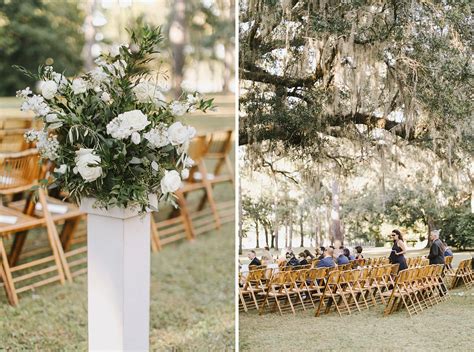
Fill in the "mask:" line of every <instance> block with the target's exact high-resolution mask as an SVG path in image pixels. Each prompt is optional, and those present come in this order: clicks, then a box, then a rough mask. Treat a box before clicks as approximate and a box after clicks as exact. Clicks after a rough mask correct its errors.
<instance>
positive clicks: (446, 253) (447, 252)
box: [443, 242, 453, 257]
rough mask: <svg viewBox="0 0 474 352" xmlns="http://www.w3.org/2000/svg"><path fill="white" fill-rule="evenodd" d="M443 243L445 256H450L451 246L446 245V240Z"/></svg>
mask: <svg viewBox="0 0 474 352" xmlns="http://www.w3.org/2000/svg"><path fill="white" fill-rule="evenodd" d="M443 244H444V246H445V247H446V249H445V250H444V256H445V257H452V256H453V251H452V250H451V248H449V247H448V244H447V243H446V242H443Z"/></svg>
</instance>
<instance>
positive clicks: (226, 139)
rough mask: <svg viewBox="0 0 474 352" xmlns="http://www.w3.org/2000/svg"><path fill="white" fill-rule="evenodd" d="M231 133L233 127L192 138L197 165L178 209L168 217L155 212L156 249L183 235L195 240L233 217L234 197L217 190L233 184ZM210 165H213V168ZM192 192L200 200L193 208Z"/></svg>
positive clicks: (180, 196)
mask: <svg viewBox="0 0 474 352" xmlns="http://www.w3.org/2000/svg"><path fill="white" fill-rule="evenodd" d="M232 135H233V134H232V130H228V131H223V132H215V133H212V134H210V135H201V136H198V137H196V138H194V139H193V141H192V142H191V146H190V148H189V151H190V157H191V158H192V159H193V160H194V166H193V167H192V168H191V169H190V173H189V177H188V178H187V179H186V182H184V183H183V186H182V187H181V188H180V189H179V190H178V191H177V192H176V195H177V202H178V205H179V211H178V210H177V211H173V212H172V213H171V214H170V215H171V217H168V218H165V219H160V218H159V216H160V214H159V213H155V214H153V217H152V232H151V233H152V249H153V251H155V252H156V251H159V250H161V248H162V247H163V246H164V245H167V244H170V243H173V242H175V241H178V240H181V239H183V238H186V239H188V240H192V239H194V238H196V236H198V235H200V234H202V233H205V232H207V231H209V230H212V229H219V228H220V227H221V225H222V224H224V223H227V222H230V221H233V220H234V214H235V209H234V207H235V202H234V199H233V198H230V199H222V200H220V199H219V198H218V197H216V193H215V192H214V188H215V187H216V186H218V185H220V184H226V183H230V184H231V185H233V184H234V170H233V167H232V163H231V160H230V157H229V154H230V151H231V149H232V144H233V139H232ZM208 165H210V166H211V167H212V170H211V171H209V170H208ZM193 196H196V197H195V198H196V199H194V203H197V207H194V208H193V209H191V207H190V203H192V200H193V199H191V200H190V198H192V197H193ZM228 198H229V197H228ZM206 204H207V205H208V206H206Z"/></svg>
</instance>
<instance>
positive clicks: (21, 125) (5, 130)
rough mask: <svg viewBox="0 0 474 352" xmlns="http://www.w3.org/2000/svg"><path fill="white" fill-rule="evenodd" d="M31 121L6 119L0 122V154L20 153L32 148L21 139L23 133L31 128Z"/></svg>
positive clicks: (30, 144)
mask: <svg viewBox="0 0 474 352" xmlns="http://www.w3.org/2000/svg"><path fill="white" fill-rule="evenodd" d="M32 124H33V123H32V120H31V119H15V118H6V119H1V120H0V153H5V152H8V153H12V152H21V151H23V150H26V149H29V148H32V147H33V145H32V143H29V142H27V141H26V140H25V138H24V137H23V135H24V133H25V132H26V131H27V130H29V129H30V128H31V127H32Z"/></svg>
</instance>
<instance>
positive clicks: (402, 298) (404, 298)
mask: <svg viewBox="0 0 474 352" xmlns="http://www.w3.org/2000/svg"><path fill="white" fill-rule="evenodd" d="M413 276H414V270H413V269H406V270H402V271H400V272H399V273H398V276H397V279H396V280H395V285H394V287H393V289H391V290H389V291H386V292H384V293H382V295H384V296H388V297H389V298H388V302H387V306H386V307H385V310H384V315H385V316H387V315H389V314H392V313H393V312H395V311H396V310H398V309H399V308H400V306H401V305H403V306H404V307H405V308H406V310H407V312H408V314H409V316H410V317H411V316H412V315H413V314H416V313H417V307H416V305H415V302H414V301H413V297H412V296H413V291H412V289H411V288H410V283H411V281H412V280H413Z"/></svg>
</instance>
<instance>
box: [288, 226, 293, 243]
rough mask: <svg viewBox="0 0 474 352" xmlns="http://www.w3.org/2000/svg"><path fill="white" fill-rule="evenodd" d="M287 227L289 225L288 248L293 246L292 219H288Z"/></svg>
mask: <svg viewBox="0 0 474 352" xmlns="http://www.w3.org/2000/svg"><path fill="white" fill-rule="evenodd" d="M289 227H290V231H289V241H288V242H289V245H290V248H293V221H291V220H290V224H289Z"/></svg>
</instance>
